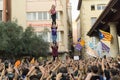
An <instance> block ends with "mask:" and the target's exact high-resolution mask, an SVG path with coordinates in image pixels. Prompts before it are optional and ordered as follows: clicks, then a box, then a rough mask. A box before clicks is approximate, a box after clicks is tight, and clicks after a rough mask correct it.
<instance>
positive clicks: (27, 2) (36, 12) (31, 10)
mask: <svg viewBox="0 0 120 80" xmlns="http://www.w3.org/2000/svg"><path fill="white" fill-rule="evenodd" d="M52 4H56V5H57V6H56V11H57V20H56V22H57V24H58V32H57V42H58V44H59V52H65V51H68V49H69V46H68V44H69V37H68V35H69V34H70V33H69V32H70V30H71V21H72V20H71V18H70V16H71V13H69V12H71V7H70V6H71V5H70V4H69V0H56V2H55V0H11V20H12V21H17V23H18V24H19V25H21V26H23V27H24V29H25V28H26V27H28V26H32V27H33V28H34V30H35V32H36V34H37V35H42V33H43V32H46V33H45V34H44V40H46V41H48V42H52V39H51V22H52V19H51V16H50V14H49V10H50V8H51V5H52ZM16 7H17V8H16Z"/></svg>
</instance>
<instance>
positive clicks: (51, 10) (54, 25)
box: [50, 5, 58, 60]
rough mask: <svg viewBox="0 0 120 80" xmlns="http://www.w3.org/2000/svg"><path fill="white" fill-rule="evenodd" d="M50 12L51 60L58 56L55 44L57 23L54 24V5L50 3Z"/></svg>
mask: <svg viewBox="0 0 120 80" xmlns="http://www.w3.org/2000/svg"><path fill="white" fill-rule="evenodd" d="M50 14H51V18H52V26H51V33H52V34H51V35H52V45H51V48H52V56H53V60H55V58H56V57H58V45H57V28H58V25H56V6H55V5H52V6H51V9H50Z"/></svg>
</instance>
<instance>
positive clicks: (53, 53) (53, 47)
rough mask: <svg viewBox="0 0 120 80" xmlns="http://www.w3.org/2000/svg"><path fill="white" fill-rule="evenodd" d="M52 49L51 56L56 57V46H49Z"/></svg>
mask: <svg viewBox="0 0 120 80" xmlns="http://www.w3.org/2000/svg"><path fill="white" fill-rule="evenodd" d="M51 48H52V55H53V56H58V46H51Z"/></svg>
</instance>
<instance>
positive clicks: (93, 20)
mask: <svg viewBox="0 0 120 80" xmlns="http://www.w3.org/2000/svg"><path fill="white" fill-rule="evenodd" d="M96 20H97V18H96V17H91V26H93V24H94V23H95V21H96Z"/></svg>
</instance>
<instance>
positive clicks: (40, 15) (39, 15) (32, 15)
mask: <svg viewBox="0 0 120 80" xmlns="http://www.w3.org/2000/svg"><path fill="white" fill-rule="evenodd" d="M50 19H51V15H50V14H49V13H48V12H47V11H46V12H45V11H44V12H42V11H41V12H28V13H27V20H50ZM56 19H60V14H59V12H57V14H56Z"/></svg>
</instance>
